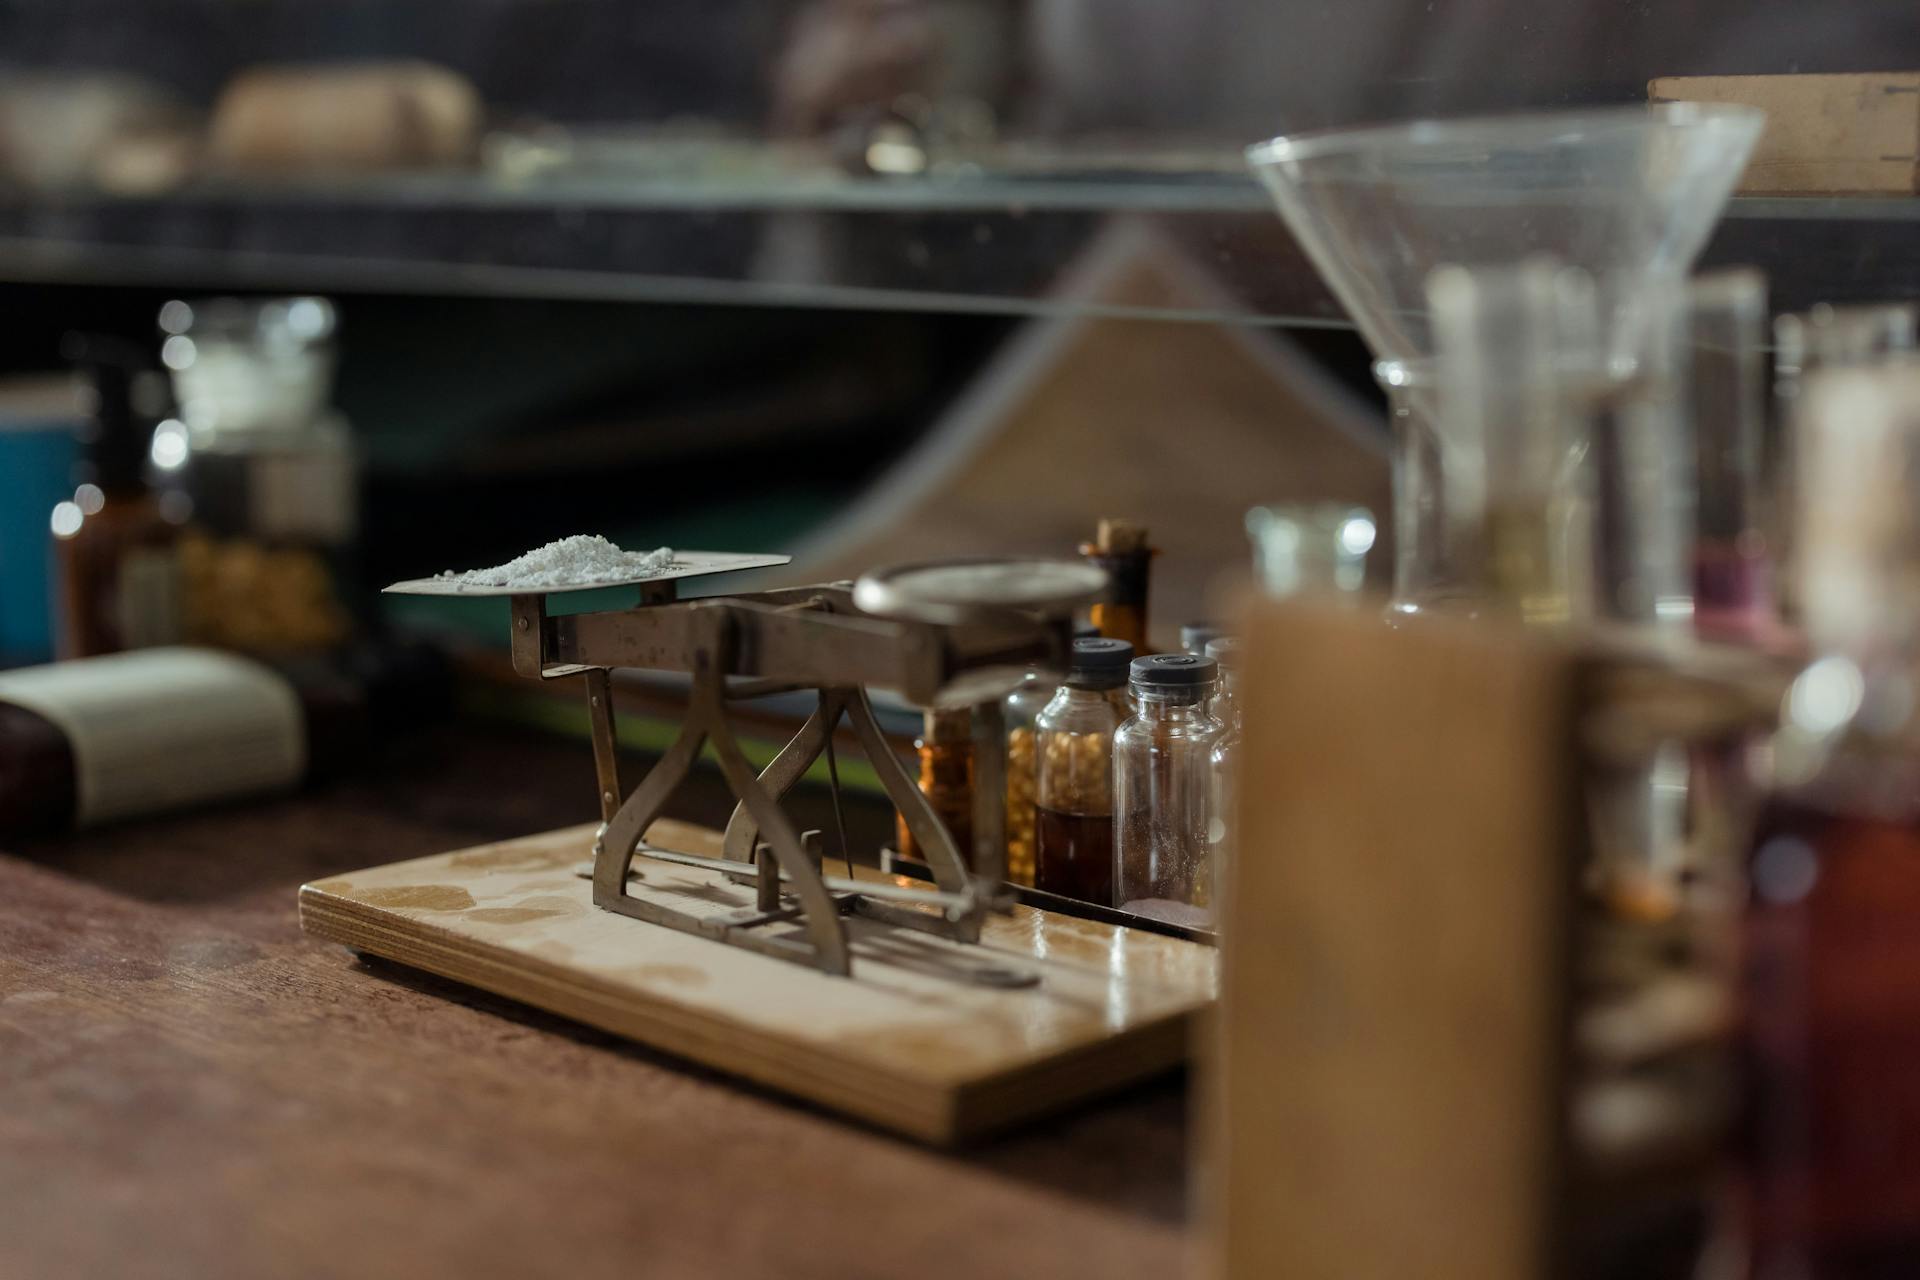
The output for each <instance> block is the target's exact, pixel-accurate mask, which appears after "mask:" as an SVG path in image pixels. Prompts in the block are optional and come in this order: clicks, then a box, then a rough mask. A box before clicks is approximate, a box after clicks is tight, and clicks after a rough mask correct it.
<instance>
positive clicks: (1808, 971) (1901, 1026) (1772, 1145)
mask: <svg viewBox="0 0 1920 1280" xmlns="http://www.w3.org/2000/svg"><path fill="white" fill-rule="evenodd" d="M1794 435H1795V437H1796V438H1795V441H1794V452H1795V456H1796V469H1797V471H1798V474H1799V481H1800V483H1799V486H1798V487H1799V490H1800V501H1799V504H1798V511H1797V513H1796V516H1797V519H1796V527H1797V536H1798V547H1797V551H1798V560H1797V568H1796V573H1797V576H1798V579H1799V587H1800V600H1801V604H1802V607H1803V620H1804V623H1805V626H1806V632H1807V639H1808V642H1809V646H1810V648H1811V649H1812V651H1813V653H1814V654H1816V655H1817V657H1816V660H1815V661H1813V662H1812V663H1811V664H1810V665H1808V666H1807V667H1806V669H1805V670H1804V671H1802V672H1801V673H1800V675H1799V677H1798V678H1797V679H1796V680H1795V682H1794V684H1793V686H1792V688H1791V690H1790V692H1789V693H1788V695H1787V697H1786V699H1785V700H1784V705H1783V711H1784V713H1785V714H1784V717H1783V719H1784V723H1783V725H1782V728H1781V731H1780V732H1779V734H1778V735H1776V738H1775V741H1774V743H1773V750H1772V757H1773V769H1772V782H1773V788H1774V793H1773V795H1772V796H1771V797H1770V798H1769V799H1768V800H1767V802H1766V803H1765V805H1764V806H1763V808H1762V811H1761V814H1760V816H1759V818H1758V821H1757V824H1756V829H1755V832H1754V837H1753V842H1752V855H1751V858H1750V859H1749V863H1748V877H1749V883H1750V890H1749V895H1748V904H1747V911H1746V930H1745V941H1746V948H1745V949H1746V956H1745V964H1746V975H1747V992H1746V995H1747V999H1746V1002H1745V1003H1746V1019H1745V1020H1746V1035H1747V1050H1748V1055H1747V1056H1748V1060H1749V1067H1750V1079H1749V1084H1750V1097H1749V1100H1748V1109H1747V1113H1748V1116H1749V1125H1748V1128H1747V1133H1746V1139H1747V1140H1746V1144H1745V1145H1746V1151H1747V1156H1748V1163H1747V1167H1746V1171H1745V1172H1746V1178H1745V1179H1744V1190H1745V1192H1746V1196H1745V1199H1746V1204H1745V1213H1744V1215H1743V1216H1744V1224H1743V1225H1744V1229H1745V1230H1744V1235H1745V1241H1744V1246H1745V1247H1744V1249H1743V1250H1741V1252H1742V1253H1744V1255H1745V1259H1744V1272H1743V1273H1744V1274H1746V1275H1749V1276H1754V1277H1776V1276H1777V1277H1786V1276H1810V1277H1812V1276H1817V1277H1821V1278H1822V1280H1845V1278H1847V1277H1868V1276H1894V1275H1910V1274H1912V1273H1913V1265H1914V1260H1915V1259H1916V1258H1920V985H1917V984H1916V983H1915V981H1914V976H1915V974H1916V973H1920V715H1917V714H1916V710H1915V697H1914V690H1915V688H1916V687H1917V686H1916V683H1915V680H1916V676H1920V511H1916V508H1915V506H1914V502H1913V492H1912V485H1913V477H1914V475H1915V474H1916V473H1917V472H1920V369H1915V368H1912V367H1891V368H1879V369H1829V370H1826V371H1823V372H1822V373H1820V374H1818V375H1815V376H1813V377H1810V378H1809V379H1808V380H1807V383H1806V386H1805V388H1804V401H1803V403H1802V405H1801V407H1800V411H1799V413H1798V415H1797V417H1796V421H1795V424H1794Z"/></svg>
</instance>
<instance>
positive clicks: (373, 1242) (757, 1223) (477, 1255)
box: [0, 727, 1187, 1280]
mask: <svg viewBox="0 0 1920 1280" xmlns="http://www.w3.org/2000/svg"><path fill="white" fill-rule="evenodd" d="M392 754H393V758H392V759H391V760H388V761H386V762H384V763H382V764H381V765H379V766H378V767H376V768H372V769H369V770H368V771H367V772H366V773H365V774H363V775H362V776H360V777H358V778H356V779H352V780H349V781H344V782H340V783H336V784H333V785H331V786H328V787H324V788H321V789H319V790H316V791H313V792H309V793H306V794H303V795H299V796H295V797H290V798H285V799H276V800H268V801H263V802H259V803H254V804H247V805H238V806H234V807H230V808H226V809H222V810H216V811H209V812H203V813H199V814H193V815H187V816H183V817H177V818H169V819H161V820H156V821H153V822H146V823H134V824H129V825H125V826H122V827H118V828H112V829H108V830H103V831H99V832H93V833H87V834H85V835H82V836H77V837H74V838H72V839H68V840H59V841H39V842H33V843H30V844H25V845H22V846H19V847H17V848H12V849H9V850H8V851H7V852H6V853H4V854H0V1276H7V1277H19V1278H20V1280H38V1278H39V1277H56V1276H57V1277H89V1276H115V1277H118V1276H121V1275H126V1274H135V1273H137V1274H140V1275H142V1276H158V1277H172V1276H180V1277H194V1278H195V1280H219V1278H221V1277H229V1276H232V1277H257V1276H276V1277H278V1276H295V1277H307V1276H341V1277H349V1276H351V1277H364V1276H370V1275H388V1274H402V1273H404V1274H407V1275H409V1276H410V1277H413V1278H415V1280H430V1278H431V1277H437V1276H455V1275H457V1276H461V1277H484V1276H516V1277H519V1276H529V1275H540V1274H566V1275H567V1276H568V1277H569V1280H585V1278H586V1277H597V1276H619V1277H621V1278H622V1280H630V1278H631V1277H633V1276H646V1277H649V1280H654V1278H657V1277H670V1276H681V1275H687V1276H702V1277H707V1276H728V1277H735V1276H773V1275H778V1276H816V1275H817V1276H821V1277H832V1280H849V1278H852V1277H865V1276H872V1277H900V1276H965V1277H969V1280H973V1278H975V1277H982V1276H1011V1275H1055V1274H1066V1273H1068V1272H1069V1271H1071V1272H1073V1273H1077V1274H1082V1275H1087V1276H1099V1277H1101V1278H1102V1280H1106V1278H1107V1277H1124V1276H1167V1275H1171V1274H1176V1273H1177V1272H1178V1270H1179V1268H1180V1267H1181V1265H1182V1262H1183V1251H1184V1248H1185V1244H1186V1239H1187V1237H1186V1231H1185V1226H1184V1224H1185V1217H1186V1213H1185V1187H1184V1184H1185V1178H1186V1168H1187V1157H1186V1142H1187V1126H1186V1121H1185V1109H1186V1101H1185V1089H1184V1085H1183V1083H1182V1082H1181V1081H1179V1080H1177V1079H1176V1080H1169V1081H1165V1082H1162V1083H1159V1084H1156V1085H1152V1086H1148V1087H1146V1088H1144V1089H1140V1090H1135V1091H1133V1092H1131V1093H1129V1094H1126V1095H1124V1096H1122V1097H1120V1098H1118V1099H1115V1100H1112V1101H1110V1102H1107V1103H1103V1104H1098V1105H1096V1106H1093V1107H1091V1108H1088V1109H1085V1110H1083V1111H1080V1112H1078V1113H1076V1114H1073V1115H1070V1116H1066V1117H1063V1118H1060V1119H1058V1120H1055V1121H1051V1122H1047V1123H1044V1124H1041V1125H1039V1126H1035V1127H1032V1128H1029V1129H1027V1130H1024V1131H1022V1132H1020V1133H1017V1134H1015V1135H1013V1136H1011V1137H1008V1138H1005V1139H1001V1140H999V1141H996V1142H993V1143H990V1144H988V1145H985V1146H982V1147H979V1148H976V1149H974V1150H972V1151H969V1152H966V1153H963V1154H961V1155H959V1156H957V1157H956V1156H948V1155H940V1154H937V1153H935V1152H932V1151H929V1150H926V1149H923V1148H920V1147H916V1146H914V1145H912V1144H909V1143H906V1142H903V1141H900V1140H897V1139H894V1138H890V1137H887V1136H885V1135H883V1134H879V1133H877V1132H874V1131H871V1130H866V1129H862V1128H859V1127H857V1126H854V1125H850V1124H847V1123H843V1122H841V1121H838V1120H835V1119H832V1118H830V1117H828V1116H826V1115H824V1114H823V1113H820V1112H816V1111H810V1110H808V1109H807V1108H805V1107H803V1106H800V1105H796V1104H792V1103H789V1102H786V1101H784V1100H781V1099H778V1098H775V1097H773V1096H772V1095H770V1094H766V1093H762V1092H759V1091H756V1090H754V1089H752V1088H750V1087H748V1086H744V1085H739V1084H736V1083H734V1082H732V1081H729V1080H726V1079H724V1078H721V1077H718V1076H715V1075H712V1074H710V1073H706V1072H703V1071H701V1070H699V1069H698V1068H694V1067H690V1066H687V1065H685V1064H683V1063H680V1062H677V1061H674V1060H671V1059H668V1058H665V1057H663V1056H660V1055H657V1054H653V1053H651V1052H648V1051H646V1050H643V1049H639V1048H636V1047H633V1046H630V1045H627V1044H624V1043H622V1042H619V1041H616V1040H613V1039H611V1038H609V1037H607V1036H603V1035H601V1034H599V1033H596V1032H592V1031H588V1030H584V1029H581V1028H577V1027H575V1026H573V1025H571V1024H568V1023H565V1022H562V1021H559V1020H557V1019H553V1018H549V1017H546V1016H545V1015H541V1014H537V1013H534V1012H531V1011H528V1010H524V1009H521V1008H519V1007H517V1006H513V1005H509V1004H505V1003H503V1002H500V1001H496V1000H493V999H491V998H490V997H486V996H482V995H480V994H478V993H475V992H472V991H470V990H468V989H465V988H462V987H458V986H455V985H453V984H449V983H446V982H442V981H440V980H438V979H434V978H430V977H427V976H426V975H422V974H417V973H412V972H410V971H407V970H404V969H399V968H395V967H389V966H386V965H374V964H368V963H362V962H358V961H356V960H355V959H354V958H353V957H352V956H350V955H349V954H348V953H347V952H346V951H344V950H343V949H341V948H338V947H334V946H330V945H326V944H321V943H316V942H312V941H309V940H308V939H306V938H304V937H302V936H301V934H300V932H299V927H298V925H297V923H296V920H295V901H294V898H295V891H296V890H297V888H298V887H299V885H300V884H301V883H303V882H304V881H307V880H312V879H316V878H319V877H322V876H327V875H332V874H337V873H339V872H343V871H347V870H351V869H353V868H356V867H362V866H366V865H368V864H371V863H377V862H385V861H390V860H393V859H398V858H407V857H414V856H417V855H421V854H426V853H431V852H435V851H437V850H441V849H446V848H452V847H457V846H459V845H463V844H473V843H477V842H480V841H484V840H493V839H500V838H504V837H507V836H512V835H519V834H525V833H529V832H534V831H540V830H545V829H548V828H552V827H556V826H560V825H564V824H566V823H570V822H578V821H582V820H586V819H590V818H591V817H592V794H591V788H592V770H591V763H590V759H589V757H588V755H587V753H586V749H585V747H584V745H583V744H576V743H568V742H562V741H555V740H542V739H538V738H529V737H528V736H527V735H524V734H507V733H504V732H501V731H498V730H494V729H490V728H477V727H450V728H447V729H444V730H439V731H436V732H434V733H432V734H430V735H428V736H427V737H425V738H424V739H416V740H414V741H413V742H411V743H410V744H408V745H407V747H406V748H405V749H404V750H397V751H395V752H393V753H392ZM634 776H637V774H635V775H634ZM675 816H678V817H684V818H688V819H691V820H694V821H704V822H709V823H712V822H715V821H718V820H721V819H724V816H725V811H724V808H723V807H722V806H721V805H720V804H719V801H718V800H717V798H715V797H712V796H709V797H705V798H699V799H696V802H695V803H693V804H692V805H690V806H687V807H683V808H681V809H678V810H676V812H675ZM883 820H884V817H883V815H873V814H869V815H867V816H866V819H865V821H866V825H867V826H868V827H869V828H871V827H872V826H874V825H875V824H876V823H879V822H882V821H883ZM852 825H854V826H855V827H856V829H858V827H859V826H860V823H859V822H857V821H856V822H855V823H853V824H852ZM857 841H858V836H856V842H857Z"/></svg>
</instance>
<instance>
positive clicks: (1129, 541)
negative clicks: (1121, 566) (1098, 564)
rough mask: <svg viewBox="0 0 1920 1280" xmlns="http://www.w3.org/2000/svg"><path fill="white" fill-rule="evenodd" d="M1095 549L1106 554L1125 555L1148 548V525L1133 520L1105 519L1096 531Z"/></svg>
mask: <svg viewBox="0 0 1920 1280" xmlns="http://www.w3.org/2000/svg"><path fill="white" fill-rule="evenodd" d="M1093 545H1094V549H1095V550H1097V551H1099V552H1101V553H1102V554H1104V555H1125V554H1127V553H1129V552H1136V551H1145V550H1146V549H1147V527H1146V526H1145V525H1143V524H1136V523H1135V522H1133V521H1132V520H1115V519H1110V518H1109V519H1103V520H1101V521H1100V524H1099V527H1098V528H1097V529H1096V530H1095V532H1094V538H1093Z"/></svg>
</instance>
